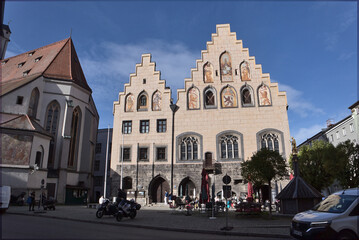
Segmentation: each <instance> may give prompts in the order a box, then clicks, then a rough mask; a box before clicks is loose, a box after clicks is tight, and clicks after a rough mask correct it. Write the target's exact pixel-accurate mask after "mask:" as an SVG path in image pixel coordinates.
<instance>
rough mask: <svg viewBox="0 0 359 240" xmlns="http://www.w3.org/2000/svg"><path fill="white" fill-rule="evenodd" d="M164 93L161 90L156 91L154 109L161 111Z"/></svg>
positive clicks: (153, 98) (153, 99) (153, 101)
mask: <svg viewBox="0 0 359 240" xmlns="http://www.w3.org/2000/svg"><path fill="white" fill-rule="evenodd" d="M161 103H162V95H161V92H160V91H156V92H155V93H154V94H153V97H152V110H153V111H161Z"/></svg>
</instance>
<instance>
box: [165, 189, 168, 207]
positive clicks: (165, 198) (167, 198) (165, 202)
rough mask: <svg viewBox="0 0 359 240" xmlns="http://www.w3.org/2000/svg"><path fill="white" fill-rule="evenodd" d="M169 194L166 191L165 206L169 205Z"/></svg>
mask: <svg viewBox="0 0 359 240" xmlns="http://www.w3.org/2000/svg"><path fill="white" fill-rule="evenodd" d="M167 200H168V192H167V191H165V204H167V203H168V201H167Z"/></svg>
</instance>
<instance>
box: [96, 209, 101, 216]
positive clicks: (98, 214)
mask: <svg viewBox="0 0 359 240" xmlns="http://www.w3.org/2000/svg"><path fill="white" fill-rule="evenodd" d="M102 216H103V210H102V209H99V210H97V212H96V217H97V218H102Z"/></svg>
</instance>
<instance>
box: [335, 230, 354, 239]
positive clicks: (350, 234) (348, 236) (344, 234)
mask: <svg viewBox="0 0 359 240" xmlns="http://www.w3.org/2000/svg"><path fill="white" fill-rule="evenodd" d="M355 239H358V237H357V236H356V235H355V233H353V232H351V231H348V230H344V231H341V232H340V233H339V237H338V240H355Z"/></svg>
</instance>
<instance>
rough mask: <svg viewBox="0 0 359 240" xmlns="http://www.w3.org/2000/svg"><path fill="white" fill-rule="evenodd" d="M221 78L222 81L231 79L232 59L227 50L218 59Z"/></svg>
mask: <svg viewBox="0 0 359 240" xmlns="http://www.w3.org/2000/svg"><path fill="white" fill-rule="evenodd" d="M219 62H220V66H221V79H222V81H224V82H228V81H232V80H233V79H232V60H231V56H230V55H229V53H228V52H224V53H223V54H222V55H221V57H220V59H219Z"/></svg>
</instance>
